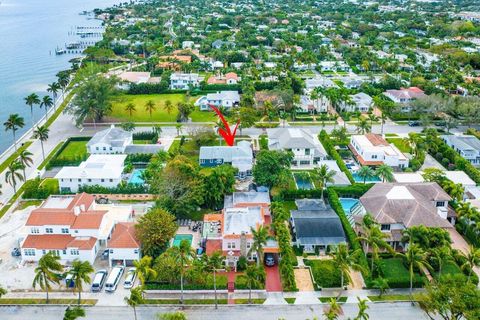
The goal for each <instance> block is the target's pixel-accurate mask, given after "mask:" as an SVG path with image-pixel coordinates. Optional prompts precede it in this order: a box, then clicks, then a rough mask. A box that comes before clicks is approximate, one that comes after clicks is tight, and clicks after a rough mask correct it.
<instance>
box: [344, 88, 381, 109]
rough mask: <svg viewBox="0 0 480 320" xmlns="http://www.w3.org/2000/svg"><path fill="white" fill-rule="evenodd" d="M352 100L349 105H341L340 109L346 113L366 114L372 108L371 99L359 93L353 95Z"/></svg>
mask: <svg viewBox="0 0 480 320" xmlns="http://www.w3.org/2000/svg"><path fill="white" fill-rule="evenodd" d="M350 98H351V99H352V103H351V104H347V103H342V105H341V109H342V110H344V111H347V112H355V111H360V112H368V110H370V108H372V107H373V99H372V97H370V96H369V95H368V94H366V93H363V92H360V93H357V94H354V95H351V96H350Z"/></svg>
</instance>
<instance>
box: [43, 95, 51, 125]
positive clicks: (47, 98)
mask: <svg viewBox="0 0 480 320" xmlns="http://www.w3.org/2000/svg"><path fill="white" fill-rule="evenodd" d="M51 106H53V100H52V98H51V97H50V96H44V97H43V98H42V102H40V108H42V107H44V108H45V121H47V117H48V108H50V107H51Z"/></svg>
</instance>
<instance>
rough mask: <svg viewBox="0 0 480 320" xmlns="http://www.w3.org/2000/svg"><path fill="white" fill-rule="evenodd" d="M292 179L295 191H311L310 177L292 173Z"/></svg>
mask: <svg viewBox="0 0 480 320" xmlns="http://www.w3.org/2000/svg"><path fill="white" fill-rule="evenodd" d="M293 178H294V179H295V183H296V185H297V189H303V190H310V189H313V184H312V181H311V180H310V177H309V176H308V175H307V176H304V175H303V174H299V173H294V174H293Z"/></svg>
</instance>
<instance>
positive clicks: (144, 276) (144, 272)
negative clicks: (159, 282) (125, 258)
mask: <svg viewBox="0 0 480 320" xmlns="http://www.w3.org/2000/svg"><path fill="white" fill-rule="evenodd" d="M133 265H134V266H135V268H136V271H135V272H136V273H137V275H138V280H140V284H141V285H142V286H144V285H145V281H147V280H148V279H150V278H155V277H156V276H157V272H156V271H155V270H153V269H152V268H151V266H152V257H149V256H144V257H142V258H141V259H140V260H135V261H133Z"/></svg>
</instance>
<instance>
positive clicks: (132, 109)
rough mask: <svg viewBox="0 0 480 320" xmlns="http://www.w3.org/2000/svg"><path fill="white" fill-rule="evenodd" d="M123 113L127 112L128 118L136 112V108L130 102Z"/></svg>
mask: <svg viewBox="0 0 480 320" xmlns="http://www.w3.org/2000/svg"><path fill="white" fill-rule="evenodd" d="M125 111H127V112H128V113H129V114H130V118H131V117H132V113H134V112H135V111H137V107H135V105H134V104H133V103H132V102H130V103H129V104H127V105H126V106H125Z"/></svg>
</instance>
